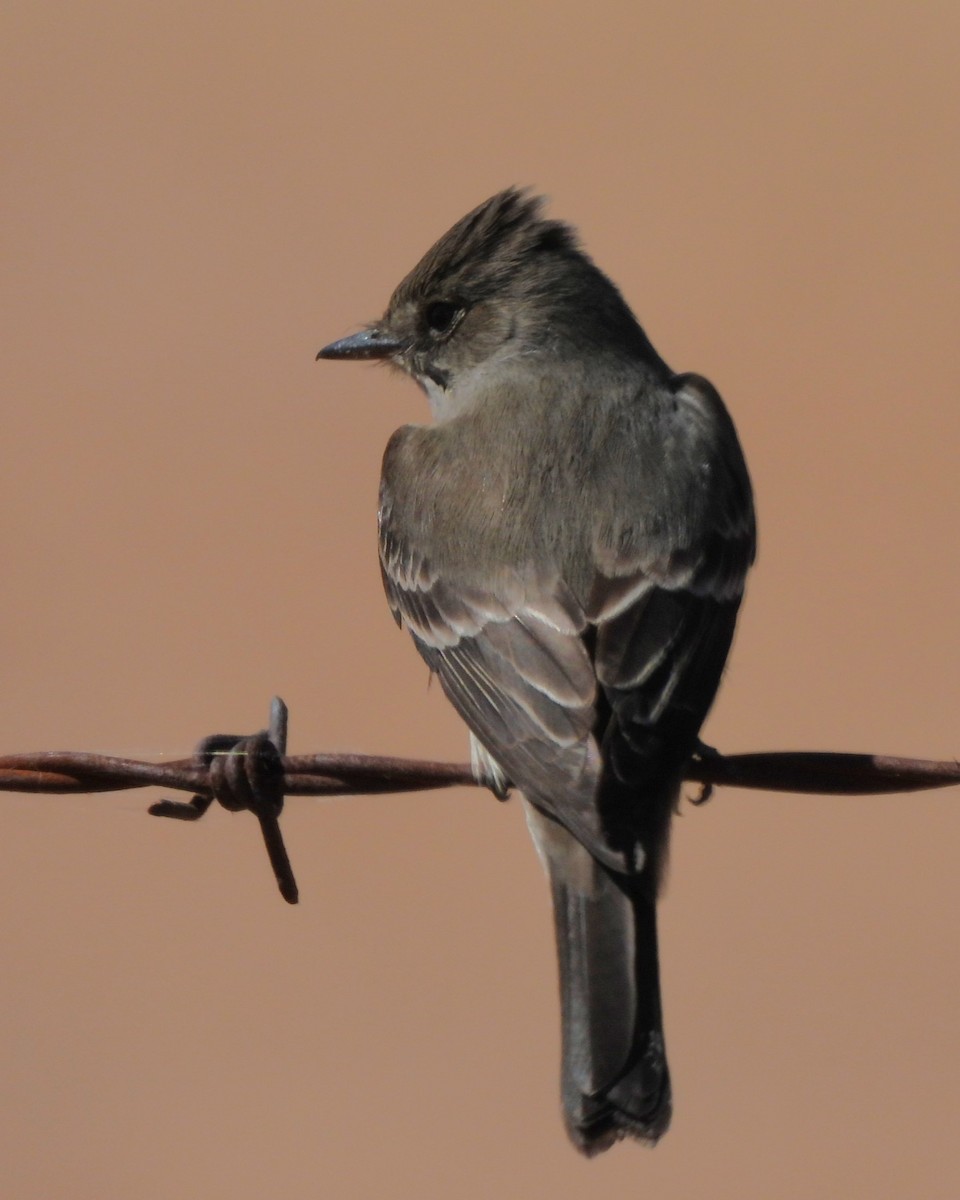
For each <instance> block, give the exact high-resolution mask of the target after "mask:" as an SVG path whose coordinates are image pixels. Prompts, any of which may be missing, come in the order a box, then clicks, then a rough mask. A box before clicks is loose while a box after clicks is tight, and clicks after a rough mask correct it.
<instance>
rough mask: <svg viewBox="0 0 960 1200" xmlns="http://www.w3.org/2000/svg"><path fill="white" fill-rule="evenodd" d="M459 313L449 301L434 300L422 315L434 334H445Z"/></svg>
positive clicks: (455, 306)
mask: <svg viewBox="0 0 960 1200" xmlns="http://www.w3.org/2000/svg"><path fill="white" fill-rule="evenodd" d="M459 311H460V310H459V308H458V307H457V305H456V304H454V303H453V302H452V301H451V300H434V301H433V303H432V304H428V305H427V307H426V311H425V312H424V314H423V315H424V317H425V318H426V321H427V325H429V327H430V329H431V330H432V331H433V332H434V333H446V332H447V330H448V329H449V328H450V327H451V325H452V324H453V322H454V320H455V319H456V316H457V313H458V312H459Z"/></svg>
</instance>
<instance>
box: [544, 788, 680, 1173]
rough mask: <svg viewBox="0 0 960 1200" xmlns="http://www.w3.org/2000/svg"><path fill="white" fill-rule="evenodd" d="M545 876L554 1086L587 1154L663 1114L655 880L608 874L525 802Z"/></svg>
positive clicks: (650, 1127) (654, 1130)
mask: <svg viewBox="0 0 960 1200" xmlns="http://www.w3.org/2000/svg"><path fill="white" fill-rule="evenodd" d="M527 820H528V823H529V825H530V829H531V832H532V834H533V837H534V841H535V842H536V845H537V849H538V851H539V852H540V856H541V858H542V860H543V862H544V865H545V867H546V869H547V873H548V875H549V877H550V885H551V891H552V893H553V910H554V920H555V925H556V935H557V955H558V960H559V968H560V1005H561V1026H562V1045H563V1050H562V1052H563V1066H562V1074H561V1079H562V1096H563V1108H564V1116H565V1119H566V1124H567V1130H568V1132H569V1135H570V1138H571V1140H572V1141H573V1143H574V1145H575V1146H576V1147H577V1148H578V1149H579V1150H581V1151H583V1153H585V1154H596V1153H598V1152H599V1151H601V1150H605V1149H607V1147H608V1146H610V1145H612V1144H613V1143H614V1142H615V1141H617V1140H618V1139H619V1138H622V1137H625V1136H630V1137H636V1138H639V1139H641V1140H643V1141H646V1142H650V1143H651V1144H652V1143H654V1142H656V1141H657V1139H658V1138H659V1137H660V1135H661V1134H663V1133H664V1132H665V1131H666V1129H667V1126H668V1125H669V1123H670V1115H671V1100H670V1076H669V1072H668V1069H667V1060H666V1052H665V1048H664V1039H663V1017H662V1012H661V1006H660V977H659V967H658V959H657V925H656V903H655V891H656V889H655V886H650V885H649V884H648V882H647V880H646V878H645V877H644V875H643V874H641V875H639V876H622V875H614V874H613V873H612V872H610V871H608V870H607V869H606V868H605V867H603V866H601V865H600V863H598V862H597V860H596V859H595V858H593V856H592V855H591V854H590V853H589V852H588V851H587V850H586V849H585V848H584V847H583V846H582V845H581V844H580V843H579V842H578V841H577V840H576V839H575V838H574V837H573V835H572V834H570V833H569V832H568V831H567V830H566V829H565V828H564V827H563V826H562V825H560V824H558V823H557V822H556V821H554V820H552V819H551V818H549V817H547V816H545V815H544V814H543V813H542V812H540V811H539V810H538V809H536V808H534V807H533V805H530V804H528V805H527Z"/></svg>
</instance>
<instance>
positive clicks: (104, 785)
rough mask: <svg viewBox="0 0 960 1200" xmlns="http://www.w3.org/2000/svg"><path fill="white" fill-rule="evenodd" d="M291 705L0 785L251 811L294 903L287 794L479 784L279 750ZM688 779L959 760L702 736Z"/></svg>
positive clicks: (898, 785) (465, 777) (870, 784)
mask: <svg viewBox="0 0 960 1200" xmlns="http://www.w3.org/2000/svg"><path fill="white" fill-rule="evenodd" d="M287 720H288V710H287V706H286V705H285V704H284V702H283V701H282V700H281V699H280V698H279V697H278V696H277V697H274V699H273V700H272V702H271V706H270V724H269V727H268V728H267V729H265V730H262V731H261V732H259V733H255V734H250V735H243V734H222V733H218V734H213V735H212V736H211V737H206V738H204V739H203V741H201V742H200V743H199V745H198V746H197V748H196V750H195V751H194V754H193V757H192V758H187V759H178V760H176V761H174V762H166V763H148V762H139V761H138V760H136V759H130V758H115V757H112V756H110V755H106V754H88V753H85V752H82V751H79V752H74V751H57V750H52V751H51V750H42V751H37V752H36V753H33V754H8V755H3V756H0V791H6V792H42V793H51V794H60V795H64V794H89V793H96V792H118V791H127V790H130V789H132V788H142V787H164V788H172V789H173V790H175V791H183V792H191V793H193V794H192V796H191V798H190V800H187V801H182V800H158V801H157V802H156V803H155V804H151V805H150V807H149V809H148V812H149V813H151V814H152V815H153V816H155V817H170V818H173V819H175V820H181V821H197V820H199V819H200V817H202V816H203V814H204V813H205V812H206V811H207V809H208V808H209V807H210V805H211V804H212V803H213V802H214V801H217V803H219V804H221V805H222V806H223V807H224V808H226V809H227V810H228V811H230V812H241V811H244V810H249V811H250V812H252V813H253V814H254V816H255V817H256V818H257V820H258V821H259V823H260V830H261V833H262V835H263V840H264V844H265V846H266V849H267V855H268V857H269V859H270V865H271V867H272V868H273V872H274V875H275V876H276V880H277V885H278V886H279V888H280V894H281V895H282V896H283V898H284V899H285V900H286V901H287V902H288V903H290V904H296V902H297V899H298V891H297V884H296V880H295V878H294V875H293V870H292V868H291V866H290V859H289V857H288V855H287V851H286V847H285V846H284V843H283V837H282V836H281V833H280V814H281V813H282V811H283V803H284V798H285V797H286V796H356V795H377V794H383V793H397V792H423V791H430V790H433V789H437V788H448V787H480V786H482V785H480V784H478V783H477V781H476V779H475V778H474V776H473V773H472V771H471V768H470V765H469V764H468V763H441V762H428V761H423V760H419V759H407V758H391V757H385V756H381V755H369V754H294V755H288V754H287V753H286V746H287ZM684 778H685V779H686V780H687V781H689V782H691V783H697V784H700V785H701V792H700V795H699V797H697V798H696V799H695V800H694V801H693V803H695V804H703V803H704V802H705V801H706V800H708V799H709V798H710V796H711V795H712V793H713V790H714V788H716V787H738V788H750V789H760V790H763V791H770V792H798V793H804V794H807V795H835V796H865V795H889V794H891V793H894V792H916V791H925V790H928V789H931V788H942V787H950V786H952V785H954V784H958V783H960V763H958V762H956V761H931V760H926V759H917V758H893V757H890V756H888V755H877V754H843V753H821V752H817V751H771V752H765V753H759V754H729V755H725V754H721V753H719V751H716V750H713V749H711V748H709V747H707V746H701V748H700V750H699V752H698V753H697V754H696V755H695V756H694V757H693V758H692V759H691V760H690V762H689V763H688V764H687V767H686V770H685V771H684Z"/></svg>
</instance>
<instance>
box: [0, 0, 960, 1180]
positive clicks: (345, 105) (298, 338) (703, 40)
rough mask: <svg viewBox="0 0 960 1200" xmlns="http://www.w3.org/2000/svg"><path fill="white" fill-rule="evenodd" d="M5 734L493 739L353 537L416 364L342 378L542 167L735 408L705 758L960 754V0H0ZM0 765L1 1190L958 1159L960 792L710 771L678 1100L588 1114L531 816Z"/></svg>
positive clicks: (673, 356)
mask: <svg viewBox="0 0 960 1200" xmlns="http://www.w3.org/2000/svg"><path fill="white" fill-rule="evenodd" d="M2 26H3V32H2V38H0V45H2V49H0V96H2V124H0V144H2V159H3V170H2V175H0V189H2V212H3V220H2V224H0V238H2V258H3V264H4V265H3V272H2V277H0V290H2V297H0V303H2V320H3V326H4V334H5V336H4V351H3V354H2V356H0V378H2V392H0V395H2V406H3V407H2V414H3V438H2V442H0V479H2V489H3V503H2V505H0V539H2V540H0V544H2V547H3V558H4V563H5V571H4V585H3V589H2V601H0V604H2V608H0V612H2V618H0V620H2V630H3V664H4V680H3V688H2V700H0V711H2V731H3V732H2V739H0V740H2V745H0V752H14V751H27V750H37V749H77V750H80V749H83V750H99V751H103V752H106V753H113V754H123V755H129V756H145V757H146V756H150V757H158V758H161V759H162V758H178V757H181V756H183V755H185V754H187V753H189V752H190V750H191V748H192V746H193V744H194V743H195V742H196V741H197V740H198V739H199V738H200V737H202V736H203V735H205V734H208V733H213V732H219V731H225V730H226V731H234V730H236V731H241V732H245V731H250V732H252V731H254V730H256V729H259V728H261V727H262V726H263V725H264V724H265V723H266V720H267V709H268V702H269V698H270V696H271V695H272V694H273V693H279V694H280V695H282V696H283V697H285V699H286V700H287V702H288V703H289V705H290V708H291V736H290V749H291V751H292V752H297V753H299V752H308V751H320V750H337V749H352V750H356V751H364V752H379V753H393V754H405V755H412V756H424V757H435V758H440V759H453V760H462V759H463V758H464V757H465V754H466V739H465V735H464V733H463V731H462V729H461V728H460V726H459V724H458V721H457V719H456V718H455V717H454V716H453V714H452V712H450V711H448V709H447V707H446V705H445V703H444V701H443V698H442V696H441V694H440V691H439V689H438V688H436V687H435V688H432V689H428V686H427V684H428V680H427V675H426V670H425V668H424V666H423V665H422V663H421V662H420V660H419V658H418V657H417V655H416V654H415V652H414V650H413V648H412V646H411V645H410V644H409V643H408V640H407V639H406V638H405V637H404V636H402V635H401V634H400V633H399V632H398V631H397V629H396V628H395V626H394V624H393V622H392V620H391V618H390V616H389V613H388V611H387V608H386V605H385V603H384V600H383V597H382V593H381V588H380V580H379V571H378V566H377V557H376V529H375V523H376V497H377V480H378V475H379V467H380V456H381V452H382V448H383V446H384V444H385V442H386V440H387V438H388V436H389V434H390V433H391V431H392V430H393V429H394V428H396V427H397V426H398V425H400V424H403V423H405V422H408V421H420V420H425V419H426V405H425V402H424V400H423V398H422V397H421V396H420V394H419V393H418V391H417V389H416V388H415V387H414V386H413V385H412V384H409V383H405V382H404V381H402V380H400V379H398V378H396V377H393V376H391V375H390V374H389V373H387V372H384V371H380V370H377V369H376V368H374V367H370V368H367V369H363V368H357V367H346V366H341V365H340V364H336V363H315V362H314V354H315V352H316V350H317V349H318V348H319V346H321V345H322V344H324V343H325V342H327V341H330V340H332V339H333V338H336V337H339V336H341V335H343V334H345V333H347V332H350V331H351V330H353V329H355V328H356V327H357V325H358V324H359V323H361V322H362V321H364V320H366V319H369V318H372V317H375V316H376V315H378V314H379V313H380V311H381V310H382V308H383V307H384V305H385V303H386V300H387V298H388V297H389V294H390V292H391V290H392V288H393V286H394V285H395V284H396V283H397V282H398V280H399V279H400V277H401V276H402V275H403V274H404V273H405V272H406V271H407V270H408V269H409V268H410V267H411V266H412V265H413V264H414V263H415V262H416V260H417V259H418V258H419V257H420V255H421V253H422V252H423V251H424V250H426V249H427V247H428V246H429V245H430V244H431V243H432V242H433V241H434V240H435V238H436V237H438V236H439V235H440V234H441V233H443V232H444V230H445V229H446V228H447V227H448V226H449V225H450V224H451V223H452V222H453V221H454V220H456V219H457V218H458V217H460V216H461V215H462V214H463V213H464V212H466V211H467V210H468V209H469V208H471V207H473V206H474V205H475V204H477V203H478V202H479V201H481V200H483V199H484V198H485V197H487V196H488V195H490V194H491V193H493V192H495V191H497V190H499V189H500V188H502V187H504V186H506V185H507V184H510V183H520V184H532V185H534V186H536V187H537V188H538V189H539V190H542V191H544V192H546V193H547V194H548V195H549V196H550V197H551V207H550V212H551V213H552V214H553V215H555V216H557V217H561V218H564V219H567V220H570V221H572V222H574V223H575V224H576V225H577V226H578V227H579V228H580V230H581V232H582V235H583V238H584V241H585V243H586V246H587V248H588V250H589V251H590V253H591V254H592V255H593V256H594V258H595V259H596V260H597V262H598V263H599V264H600V265H601V266H602V267H603V268H604V269H606V270H607V271H608V273H609V274H610V275H611V276H612V277H613V278H614V279H615V280H616V281H617V283H618V284H619V285H620V286H621V288H622V289H623V291H624V293H625V294H626V296H627V299H628V300H629V302H630V303H631V304H632V305H633V307H634V308H635V310H636V312H637V314H638V315H639V317H640V319H641V321H642V322H643V324H644V325H645V327H646V329H647V331H648V333H649V334H650V336H651V338H652V340H653V342H654V344H655V345H656V346H657V348H658V349H659V350H660V352H661V353H662V354H663V356H664V357H665V358H666V359H667V361H668V362H670V363H671V365H673V366H674V367H675V368H676V369H678V370H697V371H700V372H701V373H703V374H705V375H707V376H708V377H709V378H710V379H711V380H713V381H714V382H715V383H716V385H717V386H718V387H719V389H720V391H721V393H722V394H723V395H724V397H725V398H726V400H727V402H728V404H729V406H730V408H731V410H732V412H733V415H734V418H735V420H736V422H737V426H738V428H739V431H740V435H741V438H742V440H743V443H744V446H745V449H746V453H747V457H748V461H749V463H750V466H751V470H752V473H753V478H754V482H755V486H756V493H757V503H758V509H759V515H760V560H759V565H758V567H757V569H756V571H755V573H754V575H753V576H752V578H751V581H750V585H749V590H748V598H747V602H746V605H745V609H744V612H743V619H742V622H741V626H740V631H739V635H738V639H737V643H736V645H735V648H734V653H733V655H732V658H731V661H730V666H729V670H728V674H727V677H726V682H725V684H724V687H723V689H722V690H721V695H720V699H719V702H718V704H717V707H716V709H715V711H714V713H713V715H712V717H711V719H710V721H709V724H708V726H707V728H706V730H705V736H706V737H707V739H708V740H709V741H711V742H712V743H713V744H715V745H717V746H718V747H720V748H721V749H723V750H726V751H731V752H732V751H739V750H756V749H798V748H802V749H842V750H851V751H854V750H857V751H876V752H883V753H890V754H898V753H899V754H908V755H917V756H923V757H932V758H935V757H944V758H951V757H954V756H956V755H957V754H958V752H960V726H958V721H957V716H956V713H957V708H958V702H960V683H958V679H960V672H958V664H960V632H958V624H957V616H956V614H957V593H958V585H960V565H958V564H960V554H958V547H957V513H958V508H960V478H958V473H957V470H956V460H957V442H958V436H960V419H958V403H957V387H958V379H960V339H958V338H957V333H956V325H957V318H958V314H960V236H958V213H960V203H958V201H960V163H958V153H957V147H958V146H960V77H958V74H957V70H956V63H957V57H958V53H960V10H958V8H957V6H956V5H955V4H948V3H933V2H928V3H919V4H911V5H907V4H872V5H868V4H851V5H836V4H826V3H819V2H815V3H803V4H800V3H779V4H766V5H765V4H759V3H746V2H735V3H730V4H723V5H720V4H711V3H683V2H676V0H674V2H671V3H669V4H667V3H656V2H655V3H643V4H642V5H638V4H636V3H626V2H623V3H613V2H607V0H598V2H597V3H594V4H590V5H588V6H584V5H581V4H573V3H566V2H554V3H551V4H545V3H521V4H519V5H511V6H506V5H503V6H497V5H475V6H470V7H466V6H463V5H456V4H454V5H451V4H442V3H439V2H437V0H423V2H420V3H409V4H403V5H388V4H385V3H380V4H369V3H363V2H362V0H361V2H357V0H353V2H351V3H349V4H346V3H335V2H333V3H313V4H303V3H287V2H284V0H279V2H274V3H270V4H267V3H263V2H260V0H251V2H250V3H242V4H227V3H223V2H222V0H209V2H208V3H205V4H203V5H195V4H185V3H174V2H172V0H160V2H159V3H157V4H152V5H129V4H121V3H107V2H104V3H96V2H93V0H77V2H76V3H73V4H70V5H54V4H49V3H46V4H45V3H39V4H38V3H30V4H27V3H21V2H20V0H8V3H7V4H6V5H5V6H4V15H3V17H2ZM156 795H157V793H126V794H121V795H115V796H99V797H97V796H93V797H84V798H64V797H36V796H21V795H11V794H7V795H2V796H0V809H2V813H3V830H4V836H3V839H2V843H0V894H2V911H3V918H2V921H0V962H2V982H0V1063H2V1070H0V1162H2V1164H3V1177H4V1182H3V1183H2V1184H0V1192H2V1193H3V1194H4V1195H9V1196H11V1197H16V1198H17V1200H33V1198H34V1197H50V1196H57V1197H67V1198H70V1200H72V1198H75V1197H76V1198H86V1197H90V1198H93V1197H96V1198H97V1200H109V1198H113V1197H124V1198H126V1197H131V1196H136V1197H142V1198H145V1200H153V1198H156V1200H161V1198H162V1200H166V1198H172V1197H183V1196H187V1197H194V1196H195V1197H203V1198H205V1200H206V1198H211V1200H216V1198H219V1197H230V1198H232V1200H246V1198H248V1197H250V1198H252V1197H260V1196H263V1195H265V1194H278V1195H284V1196H286V1197H290V1198H291V1200H296V1198H298V1197H313V1196H317V1195H322V1196H336V1197H343V1198H345V1200H349V1198H352V1197H369V1196H390V1197H408V1196H409V1197H428V1196H437V1197H440V1196H443V1197H446V1196H451V1195H455V1196H458V1197H464V1198H469V1200H472V1198H473V1197H488V1196H497V1197H501V1196H505V1197H514V1196H516V1197H521V1196H522V1197H529V1198H538V1197H550V1200H563V1198H566V1197H575V1196H576V1197H580V1196H583V1195H590V1194H601V1193H604V1194H614V1193H616V1194H620V1195H631V1196H632V1195H641V1194H643V1195H649V1196H656V1197H657V1198H658V1200H672V1198H688V1197H691V1196H710V1197H712V1198H716V1200H720V1198H723V1197H738V1198H742V1197H770V1196H777V1197H779V1198H780V1200H790V1198H793V1197H797V1198H800V1197H803V1198H806V1197H809V1196H812V1195H815V1196H830V1195H841V1194H842V1195H844V1196H849V1197H870V1198H871V1200H882V1198H886V1197H891V1198H892V1197H902V1196H906V1195H914V1196H920V1195H922V1196H924V1197H928V1198H934V1197H954V1196H956V1195H957V1194H958V1190H960V1143H958V1141H957V1137H956V1129H957V1125H958V1122H960V1034H958V1023H957V1017H956V1013H957V992H958V986H960V940H958V938H957V922H956V914H957V911H958V906H960V881H958V873H957V861H958V856H960V796H958V794H957V793H956V792H942V793H931V794H927V795H919V796H894V797H887V798H882V799H871V798H864V799H853V800H851V799H836V798H822V799H821V798H813V797H798V796H768V795H763V794H759V793H746V792H735V791H728V792H721V793H719V794H717V796H716V797H715V799H714V801H713V802H712V803H711V804H710V805H708V806H707V807H706V808H704V809H701V810H698V811H694V810H693V809H691V808H690V807H689V806H685V807H684V810H683V815H682V816H681V817H680V818H679V819H678V820H677V822H676V825H675V832H674V848H673V858H672V869H671V875H670V880H669V886H668V889H667V894H666V897H665V900H664V902H663V905H662V945H663V962H664V965H663V972H664V994H665V1004H666V1016H667V1040H668V1046H669V1050H670V1056H671V1063H672V1068H673V1075H674V1084H675V1093H676V1115H675V1120H674V1126H673V1129H672V1130H671V1132H670V1133H669V1135H668V1136H667V1137H666V1138H665V1139H664V1141H663V1142H662V1143H661V1145H660V1146H659V1147H658V1148H657V1149H656V1150H654V1151H652V1152H651V1151H647V1150H644V1149H642V1148H640V1147H637V1146H634V1145H622V1146H619V1147H617V1148H616V1149H614V1150H613V1151H611V1152H610V1153H609V1154H607V1155H605V1156H604V1157H602V1158H601V1159H598V1160H595V1161H593V1162H585V1161H582V1160H581V1159H579V1158H578V1157H577V1156H576V1155H575V1153H574V1151H573V1150H572V1149H571V1148H570V1147H569V1146H568V1145H567V1143H566V1141H565V1138H564V1134H563V1129H562V1125H561V1121H560V1116H559V1101H558V1083H557V1074H558V1037H559V1035H558V1006H557V998H556V982H555V964H554V961H553V953H554V952H553V943H552V932H551V924H550V913H549V905H548V897H547V890H546V886H545V884H544V881H543V880H542V878H541V876H540V870H539V865H538V863H537V861H536V858H535V855H534V853H533V851H532V848H531V846H530V845H529V843H528V839H527V836H526V832H525V829H524V828H523V821H522V814H521V811H520V807H519V804H517V803H513V804H509V805H506V806H501V805H498V804H496V803H495V802H494V801H493V800H492V799H490V798H489V797H487V796H485V795H483V794H481V793H479V792H468V791H461V792H450V793H447V794H441V793H435V794H430V795H421V796H413V797H401V798H389V797H386V798H384V797H380V798H358V799H349V800H339V801H335V802H323V803H321V802H318V801H309V800H295V801H291V802H290V803H289V806H288V811H287V813H286V814H285V817H284V829H285V833H286V837H287V841H288V846H289V848H290V853H291V856H292V859H293V864H294V867H295V869H296V871H297V875H298V879H299V883H300V889H301V903H300V905H299V907H297V908H295V909H291V908H289V907H288V906H287V905H285V904H284V903H283V902H282V901H281V900H280V898H279V896H278V894H277V891H276V888H275V886H274V883H273V880H272V878H271V876H270V874H269V870H268V867H267V863H266V859H265V856H264V854H263V850H262V847H261V845H260V843H259V840H258V835H257V830H256V825H255V822H254V821H253V820H252V818H250V817H249V816H239V817H228V815H227V814H226V813H224V812H222V811H221V810H219V809H218V810H216V811H212V812H211V813H210V815H209V816H208V817H207V818H206V820H205V821H204V822H203V823H202V824H201V825H199V826H194V827H190V826H183V825H179V824H176V823H172V822H171V823H163V822H159V821H153V820H151V819H148V817H147V816H146V815H145V809H146V805H147V803H148V802H149V801H150V800H151V799H154V798H156Z"/></svg>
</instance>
